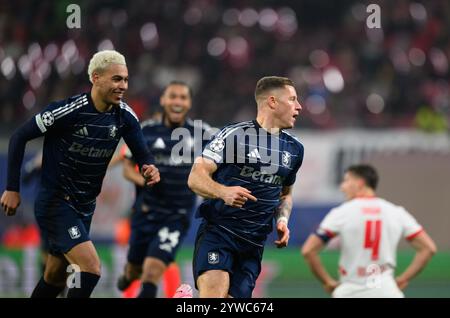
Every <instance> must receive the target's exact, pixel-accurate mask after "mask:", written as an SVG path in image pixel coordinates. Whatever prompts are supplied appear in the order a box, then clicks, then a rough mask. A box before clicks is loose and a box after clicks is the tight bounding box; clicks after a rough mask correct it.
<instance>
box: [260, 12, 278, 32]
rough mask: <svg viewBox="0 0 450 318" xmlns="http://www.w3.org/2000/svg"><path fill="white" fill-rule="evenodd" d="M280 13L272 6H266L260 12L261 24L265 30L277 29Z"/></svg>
mask: <svg viewBox="0 0 450 318" xmlns="http://www.w3.org/2000/svg"><path fill="white" fill-rule="evenodd" d="M277 21H278V14H277V12H276V11H275V10H274V9H272V8H265V9H263V10H261V12H260V13H259V25H260V26H261V29H263V30H264V31H273V30H275V27H276V23H277Z"/></svg>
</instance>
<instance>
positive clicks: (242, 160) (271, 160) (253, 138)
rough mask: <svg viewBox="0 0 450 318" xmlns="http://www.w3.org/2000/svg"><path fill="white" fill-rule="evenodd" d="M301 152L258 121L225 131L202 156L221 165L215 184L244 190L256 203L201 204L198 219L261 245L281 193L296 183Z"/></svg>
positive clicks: (284, 135) (298, 146)
mask: <svg viewBox="0 0 450 318" xmlns="http://www.w3.org/2000/svg"><path fill="white" fill-rule="evenodd" d="M303 152H304V148H303V145H302V144H301V143H300V141H298V140H297V138H295V137H294V136H292V135H291V134H289V133H287V132H286V131H284V130H282V131H281V132H280V133H279V134H270V133H268V132H267V131H266V130H264V129H263V128H262V127H261V126H260V125H259V124H258V122H257V121H256V120H253V121H246V122H241V123H237V124H232V125H228V126H226V127H224V128H223V129H222V130H221V131H220V132H218V133H217V134H216V135H215V136H214V138H213V139H212V140H211V142H210V143H209V144H208V145H206V147H205V149H204V150H203V157H205V158H208V159H210V160H213V161H214V162H215V163H216V164H217V170H216V172H215V173H214V174H213V176H212V177H213V180H215V181H216V182H218V183H220V184H223V185H225V186H241V187H244V188H246V189H248V190H250V191H251V194H252V195H253V196H255V197H256V198H257V202H253V201H251V200H248V201H247V202H246V203H245V205H244V206H243V207H242V208H234V207H231V206H227V205H225V202H224V201H223V200H219V199H209V200H205V201H204V202H203V203H202V204H201V205H200V207H199V208H198V211H197V216H198V217H203V218H205V219H206V220H207V221H208V222H209V223H212V224H216V225H217V226H219V227H220V228H222V229H224V230H226V231H228V232H229V233H231V234H233V235H235V236H236V237H239V238H241V239H242V240H245V241H248V242H250V243H252V244H255V245H257V246H263V245H264V242H265V240H266V238H267V235H268V234H269V233H270V232H271V231H272V227H273V218H274V215H275V211H276V209H277V207H278V206H279V204H280V195H281V190H282V188H283V187H284V186H290V185H292V184H293V183H294V182H295V179H296V174H297V171H298V169H299V168H300V166H301V164H302V161H303Z"/></svg>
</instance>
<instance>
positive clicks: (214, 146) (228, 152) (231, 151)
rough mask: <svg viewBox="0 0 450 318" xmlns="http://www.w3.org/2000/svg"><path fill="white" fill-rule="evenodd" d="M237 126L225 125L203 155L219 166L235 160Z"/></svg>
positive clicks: (208, 144)
mask: <svg viewBox="0 0 450 318" xmlns="http://www.w3.org/2000/svg"><path fill="white" fill-rule="evenodd" d="M236 130H237V128H231V127H225V128H223V129H222V130H220V131H219V132H218V133H217V134H215V135H214V136H213V137H212V138H211V140H210V141H209V142H208V143H207V144H206V146H205V148H204V149H203V152H202V156H203V157H204V158H207V159H210V160H212V161H214V162H215V163H216V165H217V166H218V167H219V166H220V165H222V164H223V163H231V162H235V154H236V149H237V135H236V133H235V132H236Z"/></svg>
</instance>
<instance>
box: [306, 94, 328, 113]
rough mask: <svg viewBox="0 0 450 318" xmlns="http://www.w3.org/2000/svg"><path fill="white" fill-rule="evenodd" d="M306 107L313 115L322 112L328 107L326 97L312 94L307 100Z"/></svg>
mask: <svg viewBox="0 0 450 318" xmlns="http://www.w3.org/2000/svg"><path fill="white" fill-rule="evenodd" d="M305 106H306V109H307V110H308V111H309V112H310V113H311V114H313V115H319V114H322V113H323V112H324V111H325V109H326V108H327V105H326V101H325V98H323V97H322V96H321V95H317V94H314V95H310V96H308V98H306V100H305Z"/></svg>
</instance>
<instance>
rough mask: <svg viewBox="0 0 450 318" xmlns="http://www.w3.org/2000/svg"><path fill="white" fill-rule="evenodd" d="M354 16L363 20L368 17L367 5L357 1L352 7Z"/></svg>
mask: <svg viewBox="0 0 450 318" xmlns="http://www.w3.org/2000/svg"><path fill="white" fill-rule="evenodd" d="M351 12H352V16H353V17H354V18H355V20H357V21H359V22H362V21H365V20H366V18H367V13H366V6H365V5H363V4H362V3H356V4H354V5H353V6H352V8H351Z"/></svg>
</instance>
